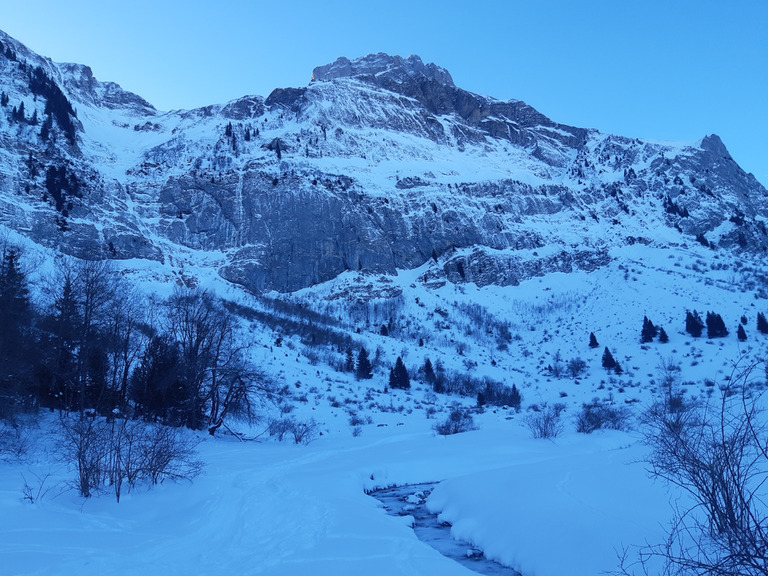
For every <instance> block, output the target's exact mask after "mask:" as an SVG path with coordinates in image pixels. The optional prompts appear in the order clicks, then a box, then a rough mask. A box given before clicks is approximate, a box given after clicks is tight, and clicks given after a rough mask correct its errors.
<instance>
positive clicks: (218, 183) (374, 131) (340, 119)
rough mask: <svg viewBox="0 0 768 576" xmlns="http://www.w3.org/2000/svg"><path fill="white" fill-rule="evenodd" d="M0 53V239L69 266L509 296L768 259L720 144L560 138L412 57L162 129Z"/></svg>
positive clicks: (759, 217)
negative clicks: (191, 267)
mask: <svg viewBox="0 0 768 576" xmlns="http://www.w3.org/2000/svg"><path fill="white" fill-rule="evenodd" d="M0 42H2V46H1V47H0V90H2V93H3V95H4V96H3V103H4V105H3V106H2V109H0V154H1V155H2V164H1V166H2V167H1V168H0V223H2V224H4V225H6V226H9V227H11V228H13V229H15V230H17V231H19V232H21V233H22V234H24V235H26V236H28V237H30V238H31V239H32V240H33V241H35V242H37V243H41V244H44V245H48V246H56V247H58V248H60V249H61V250H62V251H63V252H65V253H68V254H71V255H75V256H79V257H85V258H116V259H129V258H140V259H149V260H156V261H160V262H165V263H172V265H173V266H182V265H183V263H184V260H185V256H184V255H185V254H187V255H188V254H199V253H200V252H205V253H208V254H210V256H211V263H212V264H213V265H214V266H215V267H216V268H217V270H218V272H219V274H220V275H221V276H222V277H224V278H225V279H227V280H230V281H232V282H235V283H237V284H241V285H243V286H244V287H246V288H247V289H249V290H250V291H253V292H263V291H268V290H278V291H281V292H290V291H295V290H298V289H301V288H304V287H307V286H311V285H314V284H318V283H321V282H324V281H327V280H330V279H332V278H335V277H336V276H338V275H339V274H340V273H342V272H344V271H345V270H362V271H369V272H377V273H378V272H381V273H393V272H394V271H395V270H396V269H411V268H415V267H418V266H421V265H422V264H424V263H425V262H428V261H429V260H430V259H432V260H433V262H434V263H435V264H436V265H435V266H434V267H433V269H431V271H430V275H431V277H432V278H434V279H436V280H440V279H449V280H451V281H454V282H475V283H477V284H479V285H487V284H499V285H509V284H516V283H518V282H520V281H521V280H523V279H526V278H529V277H531V276H535V275H540V274H543V273H546V272H551V271H570V270H574V269H584V270H590V269H594V268H596V267H599V266H602V265H604V264H606V262H607V261H608V260H609V257H608V251H609V249H610V248H611V247H617V246H623V245H627V244H633V243H636V242H641V243H645V244H648V243H653V244H655V245H658V246H666V245H678V244H685V243H689V242H692V241H694V242H695V239H696V238H698V240H699V241H700V242H702V243H707V244H709V245H711V246H713V247H722V248H726V249H731V250H746V251H750V252H757V251H762V250H763V249H764V248H765V247H766V246H768V235H767V234H766V229H765V226H764V220H765V218H766V216H767V215H768V204H767V203H766V195H767V194H768V192H766V189H765V188H764V187H763V186H762V185H761V184H760V183H759V182H757V180H756V179H755V178H754V177H753V176H752V175H750V174H746V173H744V171H743V170H741V168H739V166H738V164H737V163H736V162H735V161H734V160H733V159H732V158H731V156H730V155H729V154H728V151H727V150H726V148H725V146H724V145H723V143H722V142H721V141H720V139H719V138H718V137H717V136H715V135H710V136H706V137H704V138H703V139H702V140H701V141H698V142H692V143H665V142H654V141H647V140H638V139H631V138H625V137H621V136H613V135H606V134H601V133H600V132H598V131H596V130H590V129H584V128H575V127H572V126H567V125H564V124H558V123H556V122H553V121H552V120H550V119H548V118H547V117H545V116H544V115H542V114H541V113H539V112H537V111H536V110H534V109H533V108H531V107H530V106H528V105H527V104H525V103H524V102H520V101H514V100H512V101H499V100H495V99H493V98H490V97H485V96H480V95H477V94H473V93H470V92H467V91H465V90H462V89H461V88H459V87H457V86H455V85H454V83H453V80H452V79H451V76H450V74H449V73H448V71H446V70H444V69H442V68H440V67H439V66H436V65H434V64H424V63H423V62H422V61H421V60H420V59H419V58H418V56H411V57H409V58H407V59H403V58H401V57H398V56H389V55H386V54H375V55H369V56H365V57H363V58H359V59H356V60H352V61H350V60H348V59H346V58H340V59H338V60H337V61H336V62H333V63H332V64H328V65H326V66H320V67H318V68H316V69H315V70H314V71H313V73H312V80H311V82H310V84H309V85H308V86H306V87H302V88H279V89H276V90H274V91H273V92H272V94H270V95H269V96H268V97H267V98H266V99H264V98H262V97H260V96H247V97H244V98H240V99H237V100H233V101H231V102H228V103H226V104H223V105H211V106H207V107H205V108H200V109H196V110H189V111H180V110H177V111H171V112H158V111H157V110H155V109H154V108H153V107H152V106H151V105H150V104H149V103H147V102H146V101H144V100H143V99H142V98H141V97H139V96H137V95H135V94H131V93H128V92H125V91H124V90H122V89H121V88H120V87H119V86H118V85H117V84H114V83H110V82H106V83H105V82H100V81H98V80H96V79H95V78H94V77H93V74H92V73H91V71H90V69H89V68H88V67H86V66H81V65H76V64H56V63H53V62H51V61H50V60H48V59H45V58H42V57H40V56H37V55H36V54H34V53H32V52H31V51H30V50H28V49H27V48H25V47H24V46H23V45H21V44H19V43H18V42H16V41H15V40H13V39H12V38H10V37H8V36H7V35H5V34H0ZM22 106H23V110H22V111H21V113H20V112H19V109H20V108H21V107H22Z"/></svg>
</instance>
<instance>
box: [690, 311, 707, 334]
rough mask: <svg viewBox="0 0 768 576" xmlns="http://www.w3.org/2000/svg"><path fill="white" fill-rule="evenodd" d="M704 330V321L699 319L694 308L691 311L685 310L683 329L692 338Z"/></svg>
mask: <svg viewBox="0 0 768 576" xmlns="http://www.w3.org/2000/svg"><path fill="white" fill-rule="evenodd" d="M703 330H704V322H702V321H701V316H699V313H698V312H696V310H694V311H693V312H691V311H687V312H686V313H685V331H686V332H688V334H690V335H691V336H693V337H694V338H698V337H699V336H701V333H702V331H703Z"/></svg>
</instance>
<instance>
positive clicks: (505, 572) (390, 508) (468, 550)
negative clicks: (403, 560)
mask: <svg viewBox="0 0 768 576" xmlns="http://www.w3.org/2000/svg"><path fill="white" fill-rule="evenodd" d="M435 485H436V484H435V483H425V484H405V485H403V486H395V487H393V488H381V489H378V490H374V491H372V492H371V496H373V497H374V498H376V499H377V500H379V502H381V503H382V504H383V506H384V509H385V510H386V511H387V512H388V513H389V514H392V515H393V516H411V517H412V518H413V524H412V528H413V531H414V533H415V534H416V536H418V538H419V540H421V541H422V542H426V543H427V544H429V545H430V546H432V548H434V549H435V550H437V551H438V552H440V553H441V554H442V555H443V556H445V557H447V558H450V559H451V560H454V561H456V562H458V563H459V564H461V565H462V566H464V567H466V568H468V569H470V570H472V571H474V572H477V573H479V574H486V575H488V576H520V573H519V572H517V571H516V570H513V569H512V568H508V567H506V566H503V565H501V564H499V563H498V562H494V561H493V560H489V559H488V558H486V557H485V555H484V554H483V551H482V550H480V549H478V548H476V547H475V546H472V545H471V544H469V543H467V542H463V541H461V540H456V539H454V538H453V537H451V525H450V524H448V523H447V522H442V521H440V520H439V519H438V517H437V515H436V514H432V513H431V512H429V510H427V505H426V502H427V498H428V497H429V495H430V493H431V492H432V489H433V488H434V487H435Z"/></svg>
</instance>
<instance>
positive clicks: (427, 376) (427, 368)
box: [422, 358, 436, 384]
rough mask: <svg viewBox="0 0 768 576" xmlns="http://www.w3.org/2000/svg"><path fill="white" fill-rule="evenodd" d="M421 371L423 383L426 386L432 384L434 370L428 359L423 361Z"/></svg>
mask: <svg viewBox="0 0 768 576" xmlns="http://www.w3.org/2000/svg"><path fill="white" fill-rule="evenodd" d="M422 370H424V381H425V382H426V383H427V384H434V383H435V380H436V377H435V369H434V368H433V367H432V362H431V361H430V360H429V358H427V359H426V360H424V367H423V368H422Z"/></svg>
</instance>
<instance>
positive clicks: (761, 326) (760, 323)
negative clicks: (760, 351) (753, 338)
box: [757, 312, 768, 334]
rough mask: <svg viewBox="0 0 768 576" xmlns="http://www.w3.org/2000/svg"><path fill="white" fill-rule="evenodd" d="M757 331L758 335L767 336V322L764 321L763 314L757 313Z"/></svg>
mask: <svg viewBox="0 0 768 576" xmlns="http://www.w3.org/2000/svg"><path fill="white" fill-rule="evenodd" d="M757 331H758V332H760V334H768V320H766V319H765V314H763V313H762V312H758V313H757Z"/></svg>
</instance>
